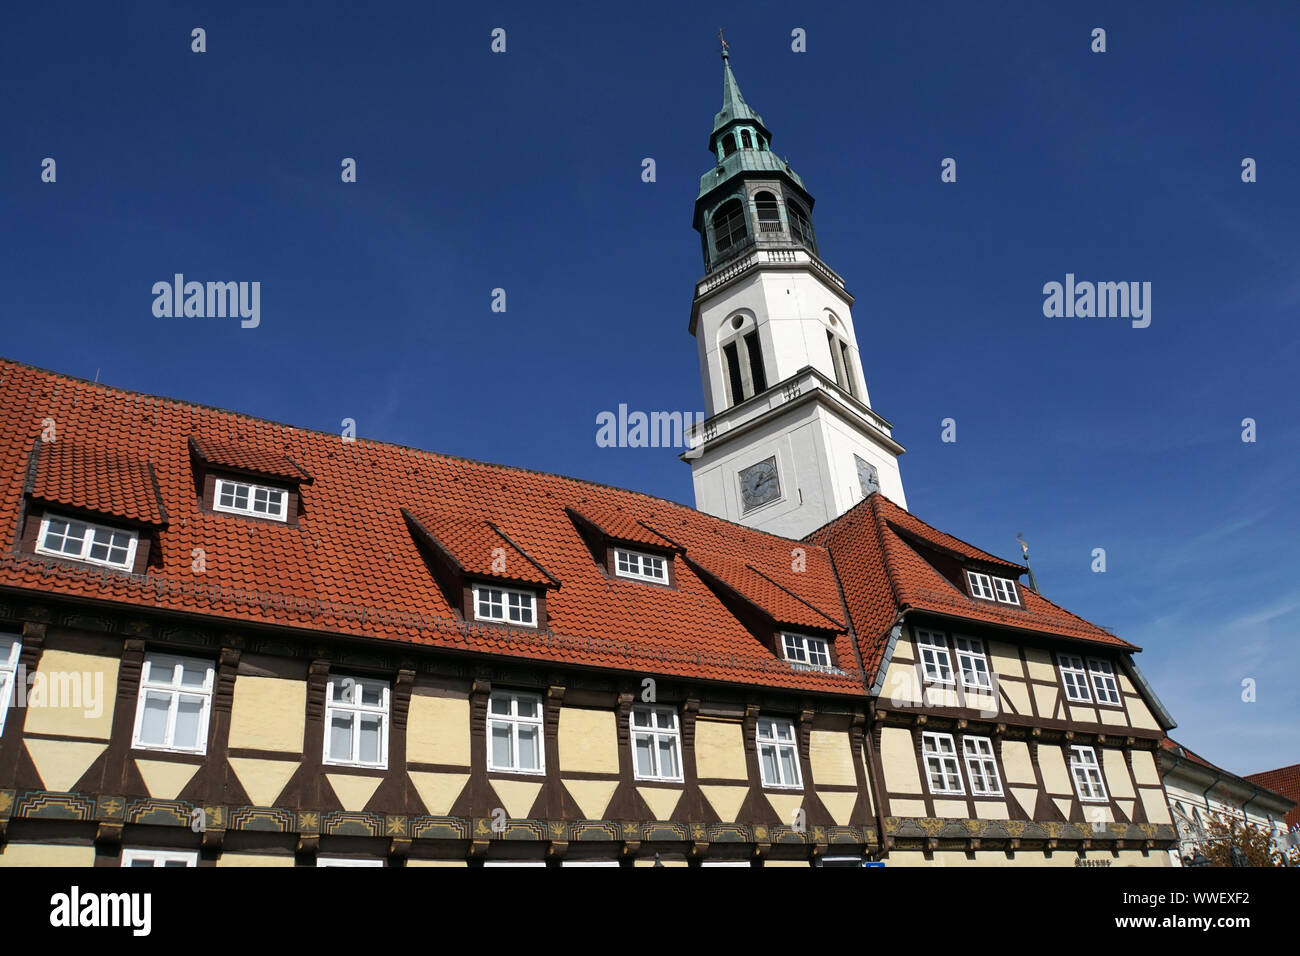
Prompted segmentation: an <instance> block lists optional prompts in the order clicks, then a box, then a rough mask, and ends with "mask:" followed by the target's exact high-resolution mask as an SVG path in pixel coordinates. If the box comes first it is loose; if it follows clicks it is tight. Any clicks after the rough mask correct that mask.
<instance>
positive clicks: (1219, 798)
mask: <svg viewBox="0 0 1300 956" xmlns="http://www.w3.org/2000/svg"><path fill="white" fill-rule="evenodd" d="M1158 756H1159V760H1158V762H1159V765H1160V776H1161V777H1162V779H1163V780H1164V784H1165V792H1166V793H1168V795H1169V806H1170V809H1171V810H1172V811H1173V816H1174V823H1175V825H1176V826H1177V827H1178V855H1179V857H1180V858H1181V859H1182V860H1184V861H1186V860H1189V859H1191V858H1192V857H1194V856H1195V855H1196V854H1197V853H1198V852H1201V851H1203V850H1204V847H1205V841H1206V837H1207V830H1206V827H1207V825H1208V823H1209V820H1210V818H1211V817H1212V816H1218V817H1222V818H1224V819H1235V820H1238V821H1240V822H1241V823H1245V824H1249V825H1251V826H1255V827H1258V828H1260V829H1262V830H1264V831H1265V832H1266V833H1269V834H1271V835H1272V837H1273V845H1274V847H1275V848H1276V849H1278V850H1279V851H1281V852H1283V853H1286V854H1287V855H1288V858H1294V857H1295V854H1294V853H1293V852H1292V851H1293V850H1294V846H1293V844H1292V842H1291V840H1290V839H1289V836H1288V833H1287V824H1286V816H1287V814H1288V813H1292V812H1294V810H1295V801H1294V800H1293V799H1290V798H1289V797H1288V796H1286V795H1284V794H1283V793H1281V792H1279V791H1275V790H1273V789H1271V788H1269V787H1268V785H1267V784H1266V783H1264V782H1263V781H1260V780H1256V779H1252V778H1254V777H1260V776H1266V775H1265V774H1252V775H1250V776H1247V777H1239V776H1237V775H1236V774H1234V773H1229V772H1228V771H1227V770H1224V769H1223V768H1222V767H1217V766H1215V765H1214V764H1212V763H1210V762H1209V761H1208V760H1206V759H1205V758H1204V757H1202V756H1200V755H1199V754H1196V753H1193V752H1192V751H1190V750H1188V749H1187V748H1186V747H1184V746H1183V745H1182V744H1180V743H1177V742H1176V741H1174V740H1171V739H1170V738H1168V737H1166V738H1165V739H1164V740H1163V741H1162V742H1161V750H1160V753H1159V755H1158ZM1278 772H1279V771H1274V773H1278ZM1296 862H1300V860H1297V861H1296Z"/></svg>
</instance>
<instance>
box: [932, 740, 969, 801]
mask: <svg viewBox="0 0 1300 956" xmlns="http://www.w3.org/2000/svg"><path fill="white" fill-rule="evenodd" d="M921 751H922V754H921V755H922V757H923V758H924V760H925V775H926V780H927V782H928V783H929V786H930V792H931V793H959V794H964V793H965V792H966V790H965V788H964V787H962V784H961V765H960V764H958V763H957V745H956V744H955V743H953V739H952V734H938V733H934V732H932V731H926V732H925V733H923V734H921Z"/></svg>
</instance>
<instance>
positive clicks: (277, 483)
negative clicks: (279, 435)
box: [190, 435, 312, 526]
mask: <svg viewBox="0 0 1300 956" xmlns="http://www.w3.org/2000/svg"><path fill="white" fill-rule="evenodd" d="M190 457H191V459H192V461H193V464H194V481H195V489H196V490H197V491H198V492H199V500H200V503H201V505H202V507H203V509H204V510H205V511H211V512H219V513H222V514H231V515H240V516H241V517H244V518H260V519H261V520H263V521H276V522H279V523H281V524H287V525H290V526H296V525H297V524H298V522H299V519H300V517H301V515H302V514H303V513H304V508H303V488H304V487H305V486H307V485H310V484H311V483H312V477H311V475H309V474H307V472H306V471H304V470H303V469H302V468H301V467H300V466H299V465H298V463H297V462H295V461H294V460H293V459H292V458H289V457H288V456H287V455H285V454H283V453H282V452H279V451H272V450H270V449H266V448H258V447H255V446H252V445H243V444H235V443H231V442H229V441H217V440H215V439H210V438H200V437H198V436H195V435H191V436H190Z"/></svg>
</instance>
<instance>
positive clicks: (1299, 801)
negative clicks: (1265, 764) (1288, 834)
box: [1244, 763, 1300, 830]
mask: <svg viewBox="0 0 1300 956" xmlns="http://www.w3.org/2000/svg"><path fill="white" fill-rule="evenodd" d="M1244 779H1246V780H1249V781H1250V782H1251V783H1254V784H1258V785H1259V786H1261V787H1266V788H1268V789H1269V790H1272V791H1273V792H1274V793H1280V794H1282V796H1284V797H1286V798H1287V799H1288V800H1290V801H1292V802H1293V803H1295V804H1296V806H1295V807H1292V808H1291V809H1290V810H1289V811H1287V815H1286V825H1287V829H1289V830H1294V829H1296V828H1297V827H1300V763H1293V764H1291V766H1289V767H1279V768H1278V769H1276V770H1264V771H1261V772H1260V773H1248V774H1246V776H1245V777H1244Z"/></svg>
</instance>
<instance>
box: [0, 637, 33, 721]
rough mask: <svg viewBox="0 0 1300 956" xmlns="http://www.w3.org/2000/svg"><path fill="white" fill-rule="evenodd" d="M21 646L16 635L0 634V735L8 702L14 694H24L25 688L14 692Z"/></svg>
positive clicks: (7, 711) (7, 709) (7, 710)
mask: <svg viewBox="0 0 1300 956" xmlns="http://www.w3.org/2000/svg"><path fill="white" fill-rule="evenodd" d="M22 653H23V645H22V641H21V640H19V638H18V635H16V634H0V734H2V733H4V729H5V715H6V714H8V713H9V702H10V701H11V700H12V699H13V696H14V694H15V693H19V694H21V693H25V692H26V690H27V688H25V687H23V688H19V689H18V690H17V691H15V689H14V687H15V682H16V681H17V679H18V659H19V657H21V656H22Z"/></svg>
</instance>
